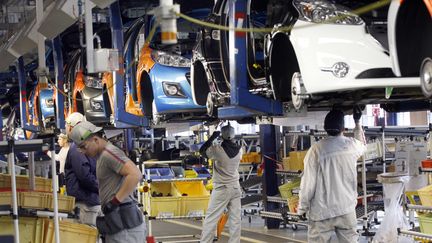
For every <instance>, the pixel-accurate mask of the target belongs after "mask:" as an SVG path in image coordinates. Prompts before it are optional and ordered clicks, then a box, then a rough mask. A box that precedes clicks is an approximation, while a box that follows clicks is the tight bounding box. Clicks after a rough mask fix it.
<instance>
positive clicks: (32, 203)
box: [19, 192, 48, 209]
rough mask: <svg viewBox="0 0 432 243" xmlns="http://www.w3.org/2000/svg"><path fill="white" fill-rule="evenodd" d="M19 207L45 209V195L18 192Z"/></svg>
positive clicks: (42, 193) (41, 193)
mask: <svg viewBox="0 0 432 243" xmlns="http://www.w3.org/2000/svg"><path fill="white" fill-rule="evenodd" d="M19 195H20V196H19V201H20V206H21V207H23V208H31V209H45V208H47V206H48V205H47V193H44V192H20V193H19Z"/></svg>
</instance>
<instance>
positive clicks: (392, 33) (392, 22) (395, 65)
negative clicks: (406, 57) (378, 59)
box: [387, 0, 401, 77]
mask: <svg viewBox="0 0 432 243" xmlns="http://www.w3.org/2000/svg"><path fill="white" fill-rule="evenodd" d="M399 7H400V0H392V2H391V4H390V7H389V11H388V15H387V26H388V27H387V37H388V42H389V51H390V58H391V61H392V69H393V73H394V74H395V75H396V76H398V77H400V76H401V71H400V68H399V61H398V56H397V51H396V17H397V13H398V10H399Z"/></svg>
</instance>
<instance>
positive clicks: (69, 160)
mask: <svg viewBox="0 0 432 243" xmlns="http://www.w3.org/2000/svg"><path fill="white" fill-rule="evenodd" d="M83 121H85V119H84V116H83V115H82V114H81V113H78V112H74V113H72V114H70V115H69V116H68V117H67V118H66V134H67V135H68V137H69V138H70V136H71V131H72V129H73V128H74V127H75V126H76V125H78V124H79V123H80V122H83ZM65 184H66V193H67V195H69V196H73V197H75V202H76V206H77V207H78V208H79V209H80V210H79V218H78V222H80V223H82V224H88V225H92V226H96V217H97V216H98V215H100V214H101V206H100V200H99V186H98V181H97V179H96V159H94V158H91V157H89V156H86V155H84V154H82V153H80V152H79V151H78V148H77V145H76V144H75V143H72V144H71V145H70V147H69V151H68V153H67V156H66V162H65Z"/></svg>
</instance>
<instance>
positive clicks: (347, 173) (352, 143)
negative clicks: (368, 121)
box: [305, 136, 364, 221]
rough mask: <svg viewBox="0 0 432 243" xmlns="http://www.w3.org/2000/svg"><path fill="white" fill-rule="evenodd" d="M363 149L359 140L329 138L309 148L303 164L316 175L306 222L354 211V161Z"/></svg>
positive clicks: (355, 167) (343, 137)
mask: <svg viewBox="0 0 432 243" xmlns="http://www.w3.org/2000/svg"><path fill="white" fill-rule="evenodd" d="M363 150H364V145H363V144H362V143H361V142H360V141H358V140H356V139H353V138H347V137H345V136H330V137H328V138H326V139H323V140H321V141H320V142H318V143H317V144H315V145H314V146H312V147H311V149H310V151H309V152H308V153H307V155H306V157H305V163H309V166H311V167H310V168H313V169H315V170H316V172H317V176H316V184H315V185H316V188H315V194H314V196H313V197H312V198H311V202H310V215H309V217H310V219H312V220H317V221H318V220H323V219H328V218H332V217H337V216H341V215H344V214H347V213H351V212H354V210H355V206H356V204H357V160H358V158H359V157H360V156H361V155H362V153H363ZM305 166H308V165H306V164H305Z"/></svg>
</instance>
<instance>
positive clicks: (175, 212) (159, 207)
mask: <svg viewBox="0 0 432 243" xmlns="http://www.w3.org/2000/svg"><path fill="white" fill-rule="evenodd" d="M153 192H155V193H162V194H163V196H162V197H153V196H152V194H153ZM168 193H170V194H171V195H172V196H167V194H168ZM147 197H150V205H148V204H147V207H146V210H147V212H148V213H149V214H150V216H154V217H156V216H160V217H162V216H180V193H179V192H178V191H177V189H176V188H175V186H174V184H173V183H167V182H155V183H151V184H150V190H149V192H148V193H147Z"/></svg>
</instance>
